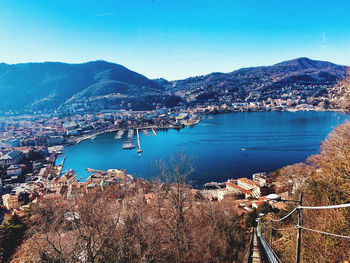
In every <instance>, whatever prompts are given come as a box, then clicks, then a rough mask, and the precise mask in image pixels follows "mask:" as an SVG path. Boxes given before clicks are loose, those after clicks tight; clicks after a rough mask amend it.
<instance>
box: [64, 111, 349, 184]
mask: <svg viewBox="0 0 350 263" xmlns="http://www.w3.org/2000/svg"><path fill="white" fill-rule="evenodd" d="M334 114H337V115H336V116H337V117H335V115H334ZM346 118H347V115H343V114H341V113H333V112H311V111H309V112H254V113H245V112H242V113H232V114H220V115H214V116H213V118H206V119H202V120H201V122H199V123H198V124H197V125H195V126H193V127H190V126H186V127H185V128H183V129H180V130H176V129H157V128H156V127H147V130H146V128H144V127H142V128H139V140H140V148H141V150H142V151H143V152H142V153H141V157H139V154H138V153H137V150H138V148H139V147H138V142H137V139H136V138H137V130H135V131H134V135H136V136H134V140H132V143H133V144H134V146H135V148H133V149H131V150H123V143H125V141H126V140H128V136H127V134H128V130H125V129H124V130H125V132H124V135H123V136H122V138H121V139H119V140H117V139H115V136H116V135H117V134H118V131H119V130H118V131H114V132H111V133H105V134H102V135H100V136H97V138H96V139H95V140H85V141H83V142H81V143H80V144H75V145H70V146H66V147H65V149H64V151H63V154H64V155H66V161H65V164H64V170H68V169H69V168H73V170H74V171H76V172H77V174H81V175H82V176H84V178H87V177H88V174H87V173H86V171H85V168H86V167H95V168H96V169H100V170H105V169H109V168H110V167H117V168H120V169H126V170H128V171H129V172H130V173H131V174H132V175H134V176H135V177H143V178H145V179H151V178H152V177H153V176H154V168H153V166H154V165H153V164H154V162H155V161H157V160H160V159H162V160H167V159H168V158H169V157H170V156H176V155H178V154H179V152H180V153H181V152H182V153H186V154H187V155H189V156H193V163H194V166H195V168H196V170H195V172H194V173H193V174H191V175H190V177H189V180H190V181H191V183H192V184H193V185H194V186H198V187H202V186H203V185H204V184H205V183H207V182H211V181H214V182H225V181H226V180H227V179H229V178H233V179H235V178H239V177H247V176H248V177H249V176H251V175H252V174H254V173H258V172H271V171H274V170H276V169H278V168H280V167H283V166H285V165H288V164H292V163H297V162H300V161H303V160H305V158H307V156H310V155H313V154H316V153H317V152H318V149H319V147H320V144H319V142H320V141H322V140H324V138H325V137H326V135H327V134H328V133H329V132H330V131H331V129H332V127H334V126H336V125H337V124H338V123H341V122H343V121H344V120H345V119H346ZM262 124H263V125H262ZM152 128H153V131H152ZM135 129H137V127H136V128H135ZM154 134H156V135H157V136H154ZM268 156H269V157H268ZM83 180H84V179H83Z"/></svg>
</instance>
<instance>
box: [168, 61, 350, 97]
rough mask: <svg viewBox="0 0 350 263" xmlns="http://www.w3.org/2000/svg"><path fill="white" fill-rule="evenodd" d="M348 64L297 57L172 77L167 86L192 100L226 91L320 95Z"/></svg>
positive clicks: (234, 93)
mask: <svg viewBox="0 0 350 263" xmlns="http://www.w3.org/2000/svg"><path fill="white" fill-rule="evenodd" d="M346 75H347V67H346V66H340V65H336V64H333V63H330V62H325V61H317V60H311V59H309V58H297V59H294V60H289V61H284V62H281V63H278V64H275V65H272V66H262V67H252V68H243V69H239V70H236V71H233V72H230V73H219V72H216V73H211V74H208V75H205V76H198V77H192V78H187V79H184V80H178V81H172V82H171V83H170V84H169V85H166V89H167V90H170V91H173V92H175V93H176V94H178V95H180V96H182V97H187V98H189V99H187V100H192V101H196V102H198V101H205V100H208V99H212V100H215V99H216V98H217V97H219V96H221V95H223V94H227V95H230V96H232V99H233V100H246V101H249V100H253V101H256V100H264V99H268V98H278V97H281V96H283V95H285V96H288V94H289V93H291V92H297V93H298V92H300V90H301V89H303V90H305V89H306V90H307V92H302V93H303V94H302V95H303V96H304V95H305V96H311V97H312V96H319V95H320V94H322V93H324V92H326V90H327V89H328V88H330V87H332V86H333V85H334V84H336V83H337V82H338V81H340V80H342V79H344V77H345V76H346Z"/></svg>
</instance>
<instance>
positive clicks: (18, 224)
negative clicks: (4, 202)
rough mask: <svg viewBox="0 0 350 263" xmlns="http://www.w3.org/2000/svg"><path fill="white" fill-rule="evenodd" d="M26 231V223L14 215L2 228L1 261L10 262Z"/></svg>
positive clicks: (0, 229)
mask: <svg viewBox="0 0 350 263" xmlns="http://www.w3.org/2000/svg"><path fill="white" fill-rule="evenodd" d="M25 231H26V225H25V223H24V222H23V221H22V220H21V219H20V218H19V217H18V216H17V215H16V214H14V215H13V216H11V218H10V219H9V220H8V222H6V223H4V224H3V225H2V226H1V227H0V259H1V262H9V261H10V258H11V256H12V254H13V252H14V251H15V249H16V248H17V246H18V245H19V244H20V242H21V241H22V239H23V237H24V233H25Z"/></svg>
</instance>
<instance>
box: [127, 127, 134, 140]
mask: <svg viewBox="0 0 350 263" xmlns="http://www.w3.org/2000/svg"><path fill="white" fill-rule="evenodd" d="M132 137H134V129H130V130H129V132H128V138H129V139H132Z"/></svg>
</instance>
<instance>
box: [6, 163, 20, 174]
mask: <svg viewBox="0 0 350 263" xmlns="http://www.w3.org/2000/svg"><path fill="white" fill-rule="evenodd" d="M6 174H7V176H20V175H21V174H22V167H21V166H19V165H11V166H10V167H9V168H7V170H6Z"/></svg>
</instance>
